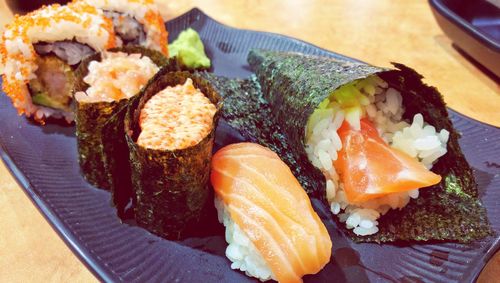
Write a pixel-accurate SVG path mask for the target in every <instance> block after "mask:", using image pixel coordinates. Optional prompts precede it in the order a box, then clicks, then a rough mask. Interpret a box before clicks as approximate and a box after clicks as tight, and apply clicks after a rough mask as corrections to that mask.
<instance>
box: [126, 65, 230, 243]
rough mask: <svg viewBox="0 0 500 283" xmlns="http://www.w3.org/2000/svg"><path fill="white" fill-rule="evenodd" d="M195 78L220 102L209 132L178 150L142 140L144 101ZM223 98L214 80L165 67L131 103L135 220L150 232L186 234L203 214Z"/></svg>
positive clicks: (129, 124) (129, 135)
mask: <svg viewBox="0 0 500 283" xmlns="http://www.w3.org/2000/svg"><path fill="white" fill-rule="evenodd" d="M187 78H191V79H192V80H193V84H194V86H195V87H196V88H198V89H200V90H201V92H203V93H204V94H205V96H206V97H207V98H209V99H210V101H211V102H212V103H213V104H214V105H215V106H216V108H217V111H216V113H215V115H214V119H213V127H212V130H211V131H210V133H209V134H208V135H207V136H206V137H205V138H204V139H203V140H201V141H200V142H199V143H198V144H196V145H194V146H191V147H188V148H185V149H177V150H172V151H170V150H153V149H148V148H144V147H141V146H139V145H138V144H137V143H136V141H137V138H138V136H139V134H140V132H141V129H140V127H139V116H140V112H141V110H142V108H143V106H144V104H145V103H146V102H147V101H148V100H149V99H150V98H151V97H152V96H153V95H155V94H156V93H158V92H159V91H161V90H163V89H164V88H166V87H167V86H175V85H178V84H184V82H185V81H186V79H187ZM221 108H222V100H221V98H220V97H219V95H218V93H217V92H216V91H215V90H214V89H213V88H212V86H211V85H210V83H209V82H208V81H207V80H205V79H203V78H202V77H200V76H199V75H197V74H191V73H189V72H168V70H167V69H162V70H161V71H160V72H158V73H157V74H156V75H155V77H154V78H153V79H151V81H150V82H149V83H148V85H147V86H146V87H145V88H144V89H143V91H142V92H141V95H140V96H139V97H136V98H135V99H134V100H133V101H132V102H131V103H130V105H129V107H128V110H127V113H126V116H125V131H126V141H127V144H128V147H129V150H130V163H131V173H132V186H133V189H134V193H135V195H136V205H135V220H136V221H137V224H138V225H139V226H141V227H144V228H146V229H147V230H149V231H150V232H152V233H154V234H157V235H159V236H162V237H165V238H167V239H171V240H178V239H181V238H182V237H183V236H185V234H186V231H187V230H188V229H190V227H189V226H190V224H193V223H196V222H197V221H198V220H199V217H200V214H201V212H202V209H203V207H204V206H205V204H206V202H207V200H208V196H209V185H208V181H209V174H210V161H211V158H212V148H213V144H214V137H215V128H216V127H217V122H218V119H219V116H220V110H221Z"/></svg>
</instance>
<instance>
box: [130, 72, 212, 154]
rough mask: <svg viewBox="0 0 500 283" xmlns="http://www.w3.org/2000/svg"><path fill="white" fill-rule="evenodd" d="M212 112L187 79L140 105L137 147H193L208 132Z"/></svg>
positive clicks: (205, 100) (203, 97) (201, 94)
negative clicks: (142, 105) (141, 106)
mask: <svg viewBox="0 0 500 283" xmlns="http://www.w3.org/2000/svg"><path fill="white" fill-rule="evenodd" d="M216 111H217V109H216V107H215V105H214V104H212V103H211V102H210V100H209V99H208V98H207V97H206V96H205V95H204V94H203V93H202V92H201V91H200V90H199V89H197V88H196V87H195V86H194V85H193V81H192V80H191V79H187V80H186V82H185V83H184V84H183V85H177V86H174V87H170V86H169V87H167V88H165V89H163V90H162V91H160V92H158V93H157V94H155V95H154V96H153V97H151V98H150V99H149V100H148V101H147V102H146V103H145V104H144V107H143V108H142V110H141V112H140V116H139V126H140V128H141V133H140V134H139V137H138V138H137V144H138V145H140V146H142V147H145V148H149V149H155V150H176V149H184V148H188V147H190V146H194V145H196V144H198V143H199V142H200V141H201V140H202V139H203V138H205V137H206V136H207V135H208V133H209V132H210V131H211V130H212V128H213V118H214V115H215V112H216Z"/></svg>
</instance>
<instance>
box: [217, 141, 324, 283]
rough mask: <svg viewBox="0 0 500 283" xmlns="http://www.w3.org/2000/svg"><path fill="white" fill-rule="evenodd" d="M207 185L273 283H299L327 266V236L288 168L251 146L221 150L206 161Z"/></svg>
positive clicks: (246, 144)
mask: <svg viewBox="0 0 500 283" xmlns="http://www.w3.org/2000/svg"><path fill="white" fill-rule="evenodd" d="M210 177H211V182H212V185H213V187H214V190H215V193H216V195H217V196H218V197H219V198H220V199H221V200H222V202H223V203H224V204H225V205H226V208H227V210H228V212H229V214H230V217H231V218H232V220H233V221H234V222H235V223H236V224H238V226H239V227H240V228H241V229H242V230H243V231H244V232H245V233H246V235H247V236H248V238H249V239H250V240H251V241H252V243H253V244H254V246H255V247H256V249H257V250H258V252H259V253H260V255H261V256H262V258H263V259H264V260H265V262H266V263H267V265H268V266H269V268H270V269H271V271H272V272H273V274H274V276H275V278H276V279H277V280H278V281H279V282H301V281H302V280H301V277H302V276H303V275H305V274H314V273H317V272H318V271H320V270H321V269H322V268H323V267H324V266H325V265H326V264H327V263H328V262H329V260H330V256H331V248H332V242H331V240H330V236H329V235H328V232H327V230H326V228H325V226H324V224H323V223H322V222H321V220H320V218H319V217H318V215H317V214H316V212H315V211H314V210H313V208H312V206H311V202H310V200H309V197H308V196H307V194H306V193H305V191H304V190H303V188H302V187H301V185H300V184H299V182H298V181H297V179H296V178H295V176H294V175H293V174H292V172H291V171H290V168H288V166H287V165H286V164H285V163H284V162H283V161H282V160H281V159H280V158H279V157H278V155H276V154H275V153H274V152H272V151H271V150H269V149H267V148H265V147H263V146H260V145H258V144H253V143H239V144H233V145H229V146H226V147H224V148H223V149H221V150H219V151H218V152H217V153H216V154H215V155H214V156H213V158H212V172H211V176H210Z"/></svg>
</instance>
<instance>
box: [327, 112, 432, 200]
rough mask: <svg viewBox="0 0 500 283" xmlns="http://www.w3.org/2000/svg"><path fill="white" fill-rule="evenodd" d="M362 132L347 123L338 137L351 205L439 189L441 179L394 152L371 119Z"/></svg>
mask: <svg viewBox="0 0 500 283" xmlns="http://www.w3.org/2000/svg"><path fill="white" fill-rule="evenodd" d="M360 126H361V127H360V128H361V129H360V130H355V129H353V128H352V127H351V126H350V125H349V123H348V122H344V123H343V124H342V126H341V127H340V128H339V129H338V131H337V133H338V135H339V137H340V139H341V140H342V144H343V147H342V149H341V150H340V151H339V154H338V156H339V157H338V159H337V160H336V161H335V169H337V172H338V173H339V175H340V178H341V180H342V183H343V184H344V190H345V193H346V196H347V199H348V200H349V202H352V203H355V202H362V201H366V200H369V199H374V198H378V197H381V196H384V195H387V194H391V193H396V192H403V191H410V190H414V189H418V188H423V187H428V186H431V185H435V184H437V183H439V182H440V181H441V176H439V175H437V174H435V173H433V172H431V171H430V170H428V169H427V168H425V166H424V165H422V164H421V163H420V162H418V161H417V160H415V159H414V158H412V157H411V156H409V155H407V154H406V153H404V152H402V151H399V150H398V149H395V148H391V147H389V145H388V144H387V143H386V142H385V141H384V140H383V139H382V138H381V137H380V136H379V134H378V132H377V129H376V128H375V127H374V126H373V124H372V123H371V122H370V121H368V120H367V119H361V121H360Z"/></svg>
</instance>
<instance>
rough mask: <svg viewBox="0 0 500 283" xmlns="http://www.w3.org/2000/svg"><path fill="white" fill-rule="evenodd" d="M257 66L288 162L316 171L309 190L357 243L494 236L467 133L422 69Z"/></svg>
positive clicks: (263, 57) (276, 56)
mask: <svg viewBox="0 0 500 283" xmlns="http://www.w3.org/2000/svg"><path fill="white" fill-rule="evenodd" d="M248 61H249V63H250V66H251V67H252V69H253V70H254V71H255V72H256V75H257V80H258V81H259V83H260V86H261V87H262V95H263V98H264V99H265V100H266V101H267V102H268V103H269V107H270V109H271V113H272V116H273V121H274V122H275V123H277V124H278V125H279V126H280V128H281V130H282V132H283V135H284V136H285V138H284V139H285V140H286V142H287V143H288V144H289V146H290V148H291V151H292V152H294V154H295V156H293V157H292V158H291V159H289V160H288V161H290V160H291V161H292V163H294V162H297V163H299V164H300V166H299V167H303V168H306V170H302V171H301V174H303V175H306V176H307V178H305V179H306V182H305V188H306V190H308V192H309V193H310V195H311V196H314V197H318V198H321V199H324V200H326V201H327V202H328V204H329V206H330V208H331V212H332V214H334V215H335V216H336V219H337V220H338V221H340V222H341V226H342V227H344V229H346V231H347V233H348V234H349V235H351V236H352V237H353V238H355V239H357V240H360V241H376V242H383V241H395V240H456V241H461V242H469V241H471V240H474V239H479V238H482V237H485V236H487V235H489V233H490V231H491V230H490V228H489V225H488V220H487V217H486V214H485V210H484V208H483V207H482V205H481V202H480V201H479V200H478V192H477V185H476V183H475V181H474V176H473V173H472V170H471V168H470V166H469V165H468V163H467V161H466V160H465V158H464V156H463V154H462V152H461V150H460V147H459V144H458V138H459V134H458V133H457V132H456V131H455V129H454V128H453V127H452V124H451V122H450V120H449V118H448V113H447V111H446V107H445V104H444V102H443V99H442V97H441V95H440V94H439V92H438V91H437V90H436V89H435V88H433V87H429V86H426V85H425V84H423V83H422V81H421V78H422V77H421V76H420V75H419V74H418V73H416V72H415V71H414V70H412V69H410V68H408V67H406V66H404V65H401V64H394V66H395V67H396V69H384V68H378V67H374V66H370V65H367V64H364V63H360V62H355V61H345V60H338V59H335V58H327V57H319V56H310V55H304V54H300V53H293V52H275V51H263V50H254V51H252V52H250V54H249V57H248ZM318 176H321V178H318ZM472 211H473V213H471V212H472Z"/></svg>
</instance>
